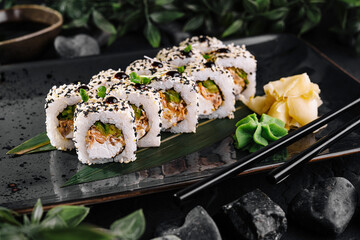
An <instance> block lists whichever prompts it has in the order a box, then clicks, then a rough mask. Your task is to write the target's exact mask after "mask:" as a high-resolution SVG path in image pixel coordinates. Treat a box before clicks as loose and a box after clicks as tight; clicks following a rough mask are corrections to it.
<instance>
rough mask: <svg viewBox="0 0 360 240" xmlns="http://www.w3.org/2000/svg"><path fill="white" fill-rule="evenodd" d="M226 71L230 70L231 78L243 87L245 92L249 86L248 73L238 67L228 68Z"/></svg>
mask: <svg viewBox="0 0 360 240" xmlns="http://www.w3.org/2000/svg"><path fill="white" fill-rule="evenodd" d="M226 69H227V70H229V72H230V74H231V76H232V77H233V79H234V84H235V85H237V86H239V87H241V89H242V91H244V90H245V89H246V86H247V84H249V80H248V75H247V73H246V72H245V71H244V70H242V69H239V68H236V67H228V68H226Z"/></svg>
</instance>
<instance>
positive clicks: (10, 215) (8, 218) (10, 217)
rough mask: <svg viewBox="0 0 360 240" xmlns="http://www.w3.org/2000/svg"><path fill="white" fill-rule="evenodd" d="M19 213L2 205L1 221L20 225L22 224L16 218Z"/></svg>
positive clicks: (0, 208) (0, 210)
mask: <svg viewBox="0 0 360 240" xmlns="http://www.w3.org/2000/svg"><path fill="white" fill-rule="evenodd" d="M17 215H18V214H17V213H16V212H14V211H12V210H10V209H7V208H4V207H0V222H1V223H8V224H11V225H15V226H20V225H21V224H20V223H19V222H18V221H17V220H16V219H15V218H14V216H17Z"/></svg>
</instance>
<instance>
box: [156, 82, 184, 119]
mask: <svg viewBox="0 0 360 240" xmlns="http://www.w3.org/2000/svg"><path fill="white" fill-rule="evenodd" d="M159 93H160V99H161V100H160V101H161V104H162V107H163V111H164V112H163V116H164V118H165V119H167V120H168V121H169V122H171V123H172V125H173V126H176V125H177V124H178V123H179V122H181V121H183V120H184V119H185V117H186V114H187V108H186V103H185V101H184V100H183V99H182V97H181V96H180V94H179V93H178V92H176V91H175V90H174V89H168V90H165V91H160V92H159Z"/></svg>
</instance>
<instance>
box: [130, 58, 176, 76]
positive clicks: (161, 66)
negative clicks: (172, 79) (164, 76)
mask: <svg viewBox="0 0 360 240" xmlns="http://www.w3.org/2000/svg"><path fill="white" fill-rule="evenodd" d="M174 69H176V66H171V65H170V64H168V63H165V62H161V61H158V60H157V59H148V58H146V59H138V60H135V61H134V62H132V63H130V64H129V66H128V67H127V68H126V73H127V74H130V73H132V72H135V73H136V74H139V75H147V76H150V75H154V74H157V73H160V74H161V73H163V72H167V71H171V70H174Z"/></svg>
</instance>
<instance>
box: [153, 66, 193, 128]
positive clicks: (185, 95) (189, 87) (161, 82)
mask: <svg viewBox="0 0 360 240" xmlns="http://www.w3.org/2000/svg"><path fill="white" fill-rule="evenodd" d="M149 86H151V87H152V88H154V89H155V90H158V91H159V93H160V96H161V94H164V93H165V92H166V91H167V90H172V89H173V90H174V91H175V92H177V93H178V94H179V95H180V97H181V99H182V100H183V101H184V102H185V104H186V106H185V108H186V109H185V110H184V111H185V114H186V115H185V118H184V119H183V120H181V121H178V116H177V115H176V114H174V113H173V111H172V110H171V109H170V108H171V107H173V106H176V104H175V103H173V102H167V103H166V104H167V105H169V106H170V107H169V108H168V107H164V103H165V102H166V100H165V99H161V102H162V118H161V122H162V130H167V131H170V132H173V133H190V132H196V124H197V118H198V97H197V93H196V90H195V84H194V82H193V81H191V80H189V79H188V78H187V77H186V76H185V75H183V76H181V75H180V74H179V72H177V71H169V72H167V73H165V74H164V75H162V76H161V77H157V78H155V79H154V80H152V81H151V83H150V84H149ZM165 94H166V93H165Z"/></svg>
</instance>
